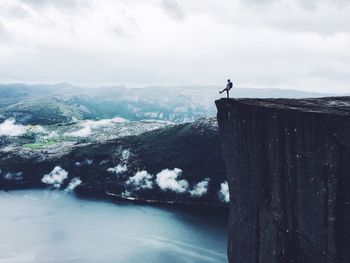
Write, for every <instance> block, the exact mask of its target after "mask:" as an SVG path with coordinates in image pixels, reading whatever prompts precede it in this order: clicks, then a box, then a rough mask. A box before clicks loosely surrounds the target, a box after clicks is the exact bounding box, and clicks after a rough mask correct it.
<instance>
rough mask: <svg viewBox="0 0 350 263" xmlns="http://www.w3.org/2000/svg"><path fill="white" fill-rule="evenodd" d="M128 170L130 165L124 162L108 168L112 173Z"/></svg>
mask: <svg viewBox="0 0 350 263" xmlns="http://www.w3.org/2000/svg"><path fill="white" fill-rule="evenodd" d="M127 170H128V167H127V166H126V165H125V164H124V165H121V164H118V165H117V166H116V167H111V168H108V169H107V171H108V172H110V173H115V174H121V173H124V172H126V171H127Z"/></svg>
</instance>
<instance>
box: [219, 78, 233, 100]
mask: <svg viewBox="0 0 350 263" xmlns="http://www.w3.org/2000/svg"><path fill="white" fill-rule="evenodd" d="M232 87H233V83H232V82H231V80H229V79H228V80H227V85H226V88H225V89H223V90H222V91H219V93H220V94H221V93H223V92H224V91H225V90H226V93H227V98H229V97H230V94H229V93H230V89H232Z"/></svg>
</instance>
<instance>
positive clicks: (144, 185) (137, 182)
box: [126, 171, 154, 191]
mask: <svg viewBox="0 0 350 263" xmlns="http://www.w3.org/2000/svg"><path fill="white" fill-rule="evenodd" d="M153 178H154V177H153V175H151V174H149V173H148V172H147V171H138V172H137V173H136V174H135V175H134V176H132V177H130V178H129V179H128V180H127V181H126V185H127V186H129V187H131V189H132V190H135V191H138V190H144V189H153Z"/></svg>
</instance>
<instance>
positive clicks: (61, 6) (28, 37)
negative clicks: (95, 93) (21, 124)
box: [0, 0, 350, 136]
mask: <svg viewBox="0 0 350 263" xmlns="http://www.w3.org/2000/svg"><path fill="white" fill-rule="evenodd" d="M86 2H87V1H80V0H75V1H68V0H67V1H66V0H65V1H53V0H51V1H49V0H36V1H35V0H22V1H18V0H2V1H1V8H0V9H1V10H0V21H1V25H2V26H1V28H2V29H3V30H2V31H3V32H6V35H7V34H8V33H9V34H10V37H9V38H8V40H7V41H2V42H0V57H1V60H0V68H1V69H2V71H1V76H0V77H2V79H3V81H11V80H12V81H16V82H19V81H23V82H57V81H69V82H73V83H85V84H87V83H88V84H91V85H92V84H96V85H97V84H111V83H123V84H128V83H131V84H136V85H146V84H153V83H157V84H189V83H196V84H220V83H223V82H224V81H225V79H226V78H227V77H231V78H232V79H234V80H235V81H236V82H237V83H238V86H255V87H274V88H276V87H278V88H298V89H304V90H310V91H311V90H312V91H325V92H349V91H350V88H349V85H350V78H349V77H348V76H349V74H348V71H347V69H348V68H350V51H349V48H348V47H349V46H350V27H349V24H350V16H349V15H348V14H349V11H350V5H349V4H348V3H347V2H349V1H345V0H338V1H332V0H319V1H316V0H310V1H309V0H298V1H297V0H266V1H258V0H249V1H248V0H247V1H246V0H221V1H212V0H193V1H188V0H162V1H160V0H147V1H135V0H119V1H113V0H99V1H88V3H89V4H88V5H86ZM41 7H43V8H41ZM16 8H17V9H18V10H20V9H21V10H22V11H21V13H22V14H23V13H25V14H26V15H24V16H23V15H22V16H21V19H19V17H18V15H15V13H14V12H11V11H10V10H14V9H16ZM23 10H24V11H23ZM17 13H18V12H17ZM174 18H175V19H174ZM4 30H5V31H4ZM140 43H142V45H141V44H140ZM37 61H40V63H37ZM169 62H170V63H169ZM150 64H152V67H150V66H149V65H150ZM165 64H167V65H168V66H167V67H164V65H165ZM0 81H1V79H0ZM87 134H89V128H85V129H84V130H81V131H80V135H79V133H78V135H77V136H88V135H87Z"/></svg>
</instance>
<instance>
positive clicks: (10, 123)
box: [0, 118, 47, 137]
mask: <svg viewBox="0 0 350 263" xmlns="http://www.w3.org/2000/svg"><path fill="white" fill-rule="evenodd" d="M28 132H29V133H35V134H45V133H47V132H46V130H45V129H44V128H43V127H42V126H40V125H22V124H17V123H16V120H15V119H14V118H10V119H7V120H5V121H4V122H3V123H0V136H9V137H16V136H21V135H24V134H26V133H28Z"/></svg>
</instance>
